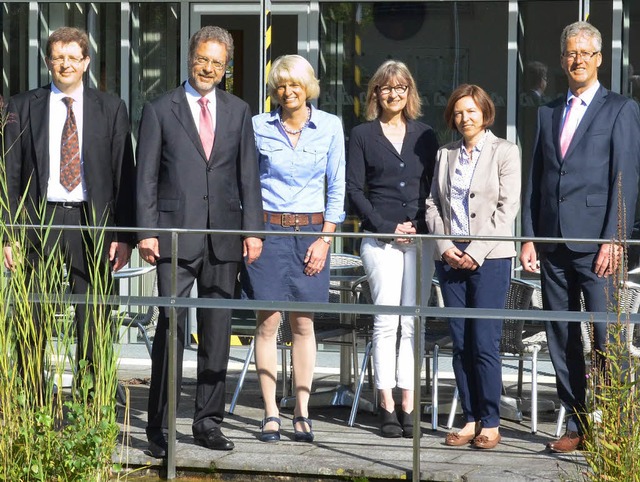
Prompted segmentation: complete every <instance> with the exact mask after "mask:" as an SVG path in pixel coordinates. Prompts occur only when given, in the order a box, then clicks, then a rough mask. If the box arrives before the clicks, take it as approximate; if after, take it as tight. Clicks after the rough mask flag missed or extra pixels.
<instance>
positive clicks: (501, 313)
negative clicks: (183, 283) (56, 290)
mask: <svg viewBox="0 0 640 482" xmlns="http://www.w3.org/2000/svg"><path fill="white" fill-rule="evenodd" d="M29 300H30V301H31V302H34V303H39V302H41V301H44V302H46V303H65V304H82V303H86V302H87V296H86V295H55V296H48V297H47V296H42V295H38V294H32V295H30V297H29ZM90 301H91V303H94V302H95V303H96V304H103V305H111V306H116V305H134V306H158V307H175V308H226V309H242V310H254V311H256V310H262V311H298V312H303V313H335V314H364V315H377V314H381V315H406V316H424V317H428V318H446V319H448V318H478V319H495V318H503V319H509V320H530V321H548V320H554V321H574V322H575V321H577V322H582V321H592V322H594V323H611V322H614V321H617V314H616V313H614V312H588V311H546V310H507V309H487V308H446V307H437V306H389V305H365V304H353V303H307V302H294V301H258V300H238V299H216V298H171V297H167V296H158V297H154V296H109V297H106V298H102V299H101V300H93V299H91V300H90ZM620 320H621V321H622V322H625V323H626V322H627V321H629V322H630V323H634V324H635V323H640V313H629V314H627V313H622V314H620Z"/></svg>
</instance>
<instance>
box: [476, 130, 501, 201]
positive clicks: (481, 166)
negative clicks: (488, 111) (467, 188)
mask: <svg viewBox="0 0 640 482" xmlns="http://www.w3.org/2000/svg"><path fill="white" fill-rule="evenodd" d="M497 141H498V138H497V137H496V136H495V135H494V134H493V132H491V131H489V133H488V134H487V139H486V141H485V143H484V147H483V148H482V151H481V152H480V157H478V160H477V161H476V167H475V169H474V171H473V176H472V177H471V186H474V185H476V184H477V183H484V182H485V179H486V176H487V175H488V174H489V172H490V170H489V167H490V166H491V161H492V159H494V156H493V154H494V152H495V150H496V147H497V146H498V142H497ZM472 190H473V189H472Z"/></svg>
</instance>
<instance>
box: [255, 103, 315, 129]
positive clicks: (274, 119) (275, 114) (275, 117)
mask: <svg viewBox="0 0 640 482" xmlns="http://www.w3.org/2000/svg"><path fill="white" fill-rule="evenodd" d="M307 107H309V109H311V117H309V125H308V126H307V127H313V128H314V129H316V128H317V127H318V126H317V124H316V123H315V122H314V118H315V115H314V114H315V112H316V110H317V109H316V108H315V107H314V106H313V104H309V103H307ZM281 116H282V107H281V106H278V108H277V109H276V110H274V111H272V112H271V118H270V119H269V120H268V121H267V122H269V123H271V124H274V125H276V124H278V123H279V122H280V119H281Z"/></svg>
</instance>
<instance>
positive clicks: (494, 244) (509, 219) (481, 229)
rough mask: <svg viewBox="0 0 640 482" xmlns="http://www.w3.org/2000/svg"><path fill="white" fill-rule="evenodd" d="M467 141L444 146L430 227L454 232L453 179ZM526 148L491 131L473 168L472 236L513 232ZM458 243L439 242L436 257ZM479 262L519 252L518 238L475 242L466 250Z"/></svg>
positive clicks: (435, 180)
mask: <svg viewBox="0 0 640 482" xmlns="http://www.w3.org/2000/svg"><path fill="white" fill-rule="evenodd" d="M461 145H462V140H459V141H456V142H452V143H450V144H447V145H446V146H443V147H441V148H440V150H439V151H438V156H437V160H436V169H435V172H434V176H433V182H432V183H431V194H430V195H429V197H428V198H427V201H426V205H427V213H426V218H427V226H428V227H429V232H430V233H433V234H445V235H449V234H450V233H451V180H452V179H453V175H454V173H455V168H456V164H457V162H458V156H459V154H460V146H461ZM520 169H521V162H520V151H519V150H518V146H516V145H515V144H512V143H511V142H509V141H506V140H504V139H499V138H498V137H496V136H495V135H493V133H491V132H489V134H488V137H487V140H486V143H485V145H484V148H483V149H482V152H481V153H480V157H479V158H478V162H477V164H476V169H475V171H474V173H473V179H472V180H471V187H470V189H469V231H470V232H469V234H470V235H472V236H513V227H514V226H513V225H514V221H515V219H516V215H517V214H518V209H519V208H520V183H521V181H520V179H521V176H520ZM453 247H454V244H453V242H452V241H451V240H446V239H441V240H438V241H436V252H435V253H434V257H435V258H436V259H440V257H441V256H442V253H444V252H445V251H447V250H448V249H450V248H453ZM465 252H466V253H467V254H469V256H471V257H472V258H473V259H474V260H476V262H477V263H478V264H479V265H482V263H483V262H484V260H485V259H495V258H509V257H512V256H515V255H516V250H515V243H514V242H513V241H471V243H469V246H468V247H467V249H466V250H465Z"/></svg>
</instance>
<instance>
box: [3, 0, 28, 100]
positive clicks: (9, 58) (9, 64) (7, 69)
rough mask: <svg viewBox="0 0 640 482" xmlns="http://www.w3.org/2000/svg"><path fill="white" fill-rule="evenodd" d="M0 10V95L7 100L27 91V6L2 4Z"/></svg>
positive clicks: (24, 4) (22, 4) (23, 4)
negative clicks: (0, 84) (0, 31)
mask: <svg viewBox="0 0 640 482" xmlns="http://www.w3.org/2000/svg"><path fill="white" fill-rule="evenodd" d="M0 6H1V7H2V8H1V9H0V22H1V23H0V25H2V28H1V29H0V30H2V49H1V50H0V65H1V66H2V90H0V94H2V96H3V97H4V98H8V97H10V96H11V95H13V94H17V93H18V92H22V91H25V90H27V89H28V86H29V79H28V68H27V67H28V66H27V62H26V61H25V59H27V58H28V49H29V38H28V36H27V35H25V32H28V31H29V26H28V20H29V4H28V3H2V4H0Z"/></svg>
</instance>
